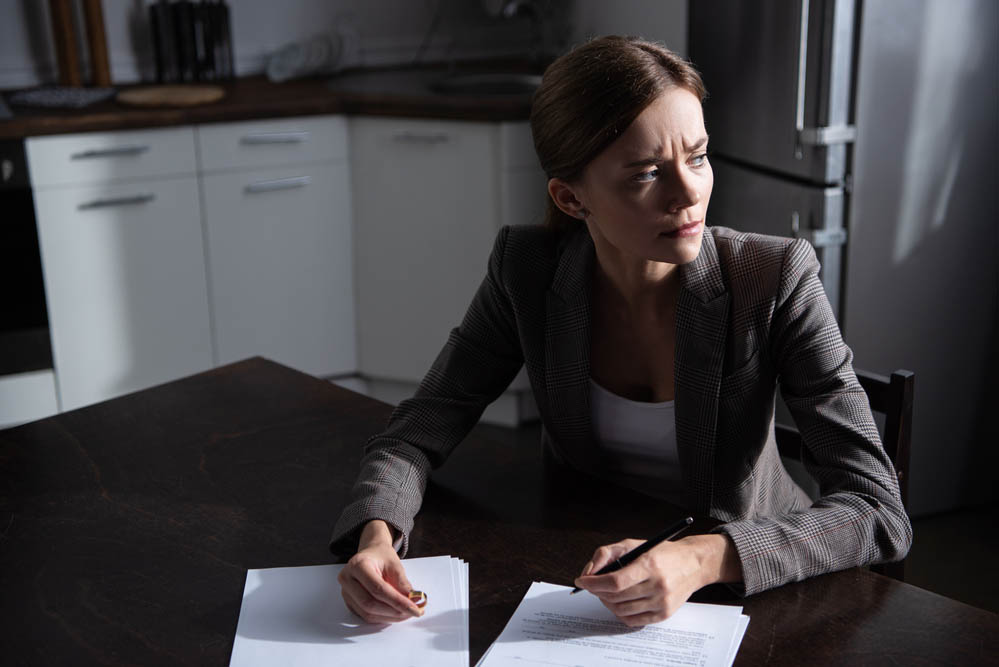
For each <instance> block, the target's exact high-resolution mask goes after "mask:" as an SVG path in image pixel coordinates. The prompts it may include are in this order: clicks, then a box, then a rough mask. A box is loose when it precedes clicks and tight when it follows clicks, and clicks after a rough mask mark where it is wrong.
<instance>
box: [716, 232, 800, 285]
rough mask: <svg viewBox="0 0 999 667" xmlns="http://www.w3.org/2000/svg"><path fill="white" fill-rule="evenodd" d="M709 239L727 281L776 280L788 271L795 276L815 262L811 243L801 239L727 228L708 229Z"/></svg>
mask: <svg viewBox="0 0 999 667" xmlns="http://www.w3.org/2000/svg"><path fill="white" fill-rule="evenodd" d="M711 236H712V239H713V240H714V243H715V248H716V249H717V253H718V261H719V263H720V264H721V265H722V266H721V268H722V273H723V274H724V275H725V276H726V277H727V278H728V279H729V280H730V281H740V280H742V279H746V278H750V277H751V278H752V279H753V281H754V282H758V281H760V280H761V279H764V278H766V277H768V276H772V277H773V278H774V279H777V278H778V277H779V276H780V275H781V274H782V273H787V272H788V271H791V272H794V273H798V272H800V271H802V270H807V269H808V268H810V267H812V265H814V268H815V269H816V270H817V269H818V261H817V260H816V257H815V251H814V249H813V248H812V246H811V244H809V243H808V241H806V240H805V239H800V238H798V239H792V238H787V237H784V236H771V235H768V234H756V233H753V232H741V231H737V230H735V229H731V228H728V227H711Z"/></svg>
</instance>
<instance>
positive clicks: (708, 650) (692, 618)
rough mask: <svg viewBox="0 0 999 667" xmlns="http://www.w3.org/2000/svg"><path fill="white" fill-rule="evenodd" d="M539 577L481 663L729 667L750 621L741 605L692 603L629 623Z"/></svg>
mask: <svg viewBox="0 0 999 667" xmlns="http://www.w3.org/2000/svg"><path fill="white" fill-rule="evenodd" d="M571 590H572V589H571V588H568V587H566V586H556V585H555V584H544V583H538V582H535V583H533V584H531V588H530V589H529V590H528V591H527V595H525V596H524V599H523V600H522V601H521V603H520V606H518V607H517V611H515V612H514V614H513V617H512V618H511V619H510V622H509V623H507V625H506V627H505V628H504V629H503V632H502V633H501V634H500V636H499V638H498V639H497V640H496V641H495V642H494V643H493V645H492V646H490V647H489V650H487V651H486V653H485V655H483V656H482V659H481V660H479V664H478V666H477V667H504V666H508V665H509V666H512V667H523V666H524V665H525V664H545V665H573V666H574V667H577V666H578V667H587V666H588V665H595V666H596V665H616V664H626V665H699V666H704V667H712V666H714V665H721V666H724V667H728V666H729V665H731V664H732V662H733V661H734V660H735V654H736V652H737V651H738V650H739V644H740V643H741V642H742V637H743V635H744V634H745V633H746V627H747V626H748V625H749V617H748V616H745V615H743V613H742V607H731V606H727V605H714V604H697V603H693V602H688V603H686V604H684V605H683V606H682V607H680V609H679V610H677V612H676V613H675V614H673V615H672V616H670V617H669V618H668V619H666V620H665V621H662V622H661V623H655V624H653V625H647V626H645V627H644V628H629V627H628V626H626V625H624V624H623V623H621V622H620V621H619V620H617V618H616V617H615V616H614V614H612V613H611V612H610V611H609V610H608V609H607V608H606V607H604V605H603V604H602V603H601V602H600V600H599V599H597V598H596V597H595V596H593V595H590V594H589V593H585V592H584V593H579V594H577V595H569V591H571Z"/></svg>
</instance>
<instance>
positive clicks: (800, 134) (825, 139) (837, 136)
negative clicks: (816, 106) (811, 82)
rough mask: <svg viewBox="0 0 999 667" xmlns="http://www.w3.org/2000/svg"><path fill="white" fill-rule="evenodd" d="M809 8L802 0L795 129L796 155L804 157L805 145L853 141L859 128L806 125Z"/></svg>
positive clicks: (824, 144) (807, 2)
mask: <svg viewBox="0 0 999 667" xmlns="http://www.w3.org/2000/svg"><path fill="white" fill-rule="evenodd" d="M808 8H809V0H801V25H800V26H799V27H798V91H797V95H796V96H795V109H794V129H795V130H796V131H797V141H796V142H795V146H794V157H795V158H796V159H798V160H801V159H804V157H805V153H804V150H803V147H804V146H831V145H833V144H849V143H853V142H854V141H855V140H856V138H857V128H856V127H855V126H853V125H833V126H830V127H805V88H806V86H805V79H806V76H807V73H808Z"/></svg>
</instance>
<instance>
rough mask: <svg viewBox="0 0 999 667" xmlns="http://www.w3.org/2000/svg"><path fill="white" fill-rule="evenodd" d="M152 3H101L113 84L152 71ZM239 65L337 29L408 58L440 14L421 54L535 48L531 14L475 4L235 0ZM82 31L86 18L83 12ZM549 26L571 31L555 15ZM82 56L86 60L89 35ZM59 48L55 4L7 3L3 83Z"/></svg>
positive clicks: (47, 77) (0, 44)
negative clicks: (501, 12)
mask: <svg viewBox="0 0 999 667" xmlns="http://www.w3.org/2000/svg"><path fill="white" fill-rule="evenodd" d="M570 2H571V0H549V1H548V2H544V3H543V4H544V6H545V7H546V8H547V12H548V13H549V14H550V15H551V16H553V17H564V16H565V15H566V11H565V7H566V6H568V4H569V3H570ZM148 4H149V2H148V0H104V3H103V6H104V21H105V29H106V32H107V40H108V57H109V60H110V62H111V71H112V81H113V82H115V83H130V82H136V81H140V80H151V79H152V77H153V59H152V47H151V40H150V37H149V26H148V18H147V17H148V10H147V5H148ZM229 6H230V11H231V13H232V32H233V45H234V56H235V60H236V70H237V73H238V74H252V73H258V72H261V71H262V70H263V67H264V63H265V58H266V56H267V54H268V53H271V52H273V51H275V50H276V49H278V48H279V47H281V46H282V45H284V44H287V43H289V42H293V41H299V40H305V39H308V38H309V37H311V36H313V35H315V34H317V33H320V32H323V31H329V30H333V29H334V28H335V27H336V26H343V27H349V28H350V29H352V30H354V31H355V32H356V34H357V35H358V37H359V40H358V42H359V44H360V53H359V56H360V59H361V62H360V63H359V64H361V65H379V64H392V63H404V62H408V61H411V60H412V59H413V57H414V56H415V55H416V53H417V51H418V50H419V47H420V44H421V43H422V42H423V39H424V37H425V36H426V34H427V31H428V29H429V28H430V25H431V22H432V20H433V17H434V13H435V11H438V10H439V11H440V20H439V22H438V25H437V28H436V30H435V31H434V33H433V36H432V38H431V40H430V42H429V47H428V49H427V50H426V53H425V55H424V60H440V59H443V58H445V57H450V56H455V57H462V58H470V57H482V56H495V55H504V54H520V53H525V52H526V51H527V50H528V49H529V46H530V41H531V30H530V22H529V21H528V20H527V19H526V18H514V19H509V20H506V19H498V18H491V17H490V16H489V15H487V14H486V12H485V11H484V10H483V9H482V8H481V6H480V4H479V3H478V2H474V1H472V0H280V1H277V0H229ZM77 19H78V20H77V26H78V28H79V27H80V26H82V21H80V20H79V16H78V17H77ZM553 24H554V25H553V28H552V32H554V33H560V32H561V33H564V30H559V29H558V28H557V24H558V20H556V21H553ZM78 34H79V35H80V37H79V38H78V42H79V43H80V50H81V59H82V60H83V61H87V60H88V59H87V57H86V53H85V48H84V46H83V45H84V43H85V42H84V33H83V31H82V30H78ZM56 78H57V75H56V68H55V51H54V48H53V44H52V38H51V29H50V27H49V13H48V2H44V1H42V0H0V88H20V87H27V86H33V85H38V84H43V83H54V82H55V81H56Z"/></svg>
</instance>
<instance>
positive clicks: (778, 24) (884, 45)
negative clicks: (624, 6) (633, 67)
mask: <svg viewBox="0 0 999 667" xmlns="http://www.w3.org/2000/svg"><path fill="white" fill-rule="evenodd" d="M997 45H999V2H995V0H690V3H689V43H688V55H689V56H690V59H691V61H692V62H693V63H694V65H695V66H696V67H697V68H698V69H700V71H701V72H702V75H703V77H704V81H705V84H706V86H707V89H708V95H709V96H708V99H707V100H706V101H705V104H704V113H705V123H706V126H707V131H708V134H709V135H710V137H711V140H710V148H709V152H710V156H711V164H712V167H713V168H714V172H715V188H714V192H713V194H712V200H711V205H710V207H709V210H708V221H709V224H713V225H725V226H729V227H733V228H735V229H739V230H745V231H753V232H762V233H768V234H776V235H781V236H801V237H805V238H808V239H809V240H810V241H811V242H812V244H813V245H814V246H815V247H816V251H817V255H818V257H819V260H820V262H821V263H822V270H821V273H820V276H821V278H822V280H823V283H824V285H825V288H826V292H827V294H828V296H829V299H830V302H831V304H832V305H833V308H834V310H835V312H836V313H837V319H838V321H839V323H840V327H841V328H842V329H843V332H844V335H845V338H846V341H847V343H848V344H849V345H850V347H851V348H852V349H853V352H854V365H855V366H856V367H857V368H863V369H865V370H869V371H874V372H877V373H882V374H887V373H889V372H891V371H892V370H894V369H897V368H907V369H909V370H912V371H914V372H915V373H916V387H915V405H914V419H913V440H912V471H911V477H910V487H909V491H910V496H909V510H910V513H912V514H914V515H921V514H929V513H935V512H942V511H946V510H950V509H954V508H957V507H961V506H967V505H975V504H981V503H988V502H992V503H994V502H996V501H999V491H997V489H999V483H997V481H999V478H997V476H996V472H995V471H996V470H999V447H996V444H997V443H999V420H997V419H995V418H994V414H995V405H996V402H997V401H999V384H997V383H996V382H995V381H994V378H995V377H996V376H997V375H999V224H997V220H999V176H997V174H999V170H997V169H996V167H995V152H996V149H997V147H999V46H997ZM778 421H782V422H785V423H786V422H787V421H789V419H788V416H787V414H786V412H780V411H779V412H778Z"/></svg>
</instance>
